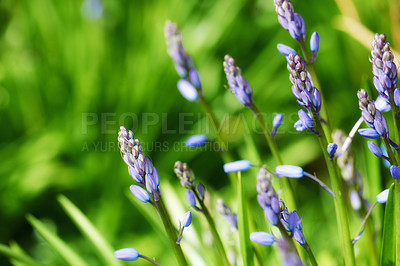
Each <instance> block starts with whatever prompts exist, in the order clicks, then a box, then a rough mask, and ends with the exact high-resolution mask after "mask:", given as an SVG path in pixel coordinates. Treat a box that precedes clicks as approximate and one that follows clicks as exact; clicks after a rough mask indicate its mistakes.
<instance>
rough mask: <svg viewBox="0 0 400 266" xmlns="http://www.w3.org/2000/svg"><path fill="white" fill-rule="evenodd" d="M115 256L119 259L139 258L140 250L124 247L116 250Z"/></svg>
mask: <svg viewBox="0 0 400 266" xmlns="http://www.w3.org/2000/svg"><path fill="white" fill-rule="evenodd" d="M114 257H115V258H116V259H117V260H137V259H138V258H139V252H138V251H137V250H136V249H134V248H123V249H119V250H116V251H115V252H114Z"/></svg>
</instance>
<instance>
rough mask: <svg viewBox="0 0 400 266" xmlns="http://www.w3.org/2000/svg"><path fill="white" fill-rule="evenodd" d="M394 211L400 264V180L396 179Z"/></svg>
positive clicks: (398, 263) (397, 260)
mask: <svg viewBox="0 0 400 266" xmlns="http://www.w3.org/2000/svg"><path fill="white" fill-rule="evenodd" d="M394 206H395V207H394V208H395V209H394V211H395V216H394V217H395V223H396V224H395V228H396V229H395V230H396V237H395V239H396V265H400V180H399V179H395V181H394Z"/></svg>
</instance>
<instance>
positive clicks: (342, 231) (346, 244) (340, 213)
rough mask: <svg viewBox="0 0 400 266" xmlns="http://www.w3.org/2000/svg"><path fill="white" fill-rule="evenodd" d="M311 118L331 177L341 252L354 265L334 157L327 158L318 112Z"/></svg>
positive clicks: (344, 206) (347, 222)
mask: <svg viewBox="0 0 400 266" xmlns="http://www.w3.org/2000/svg"><path fill="white" fill-rule="evenodd" d="M311 113H312V116H313V120H314V123H315V126H316V128H315V129H316V131H317V132H318V133H319V134H320V136H319V142H320V144H321V148H322V153H323V154H324V158H325V162H326V165H327V168H328V172H329V176H330V179H331V184H332V189H333V192H334V193H335V195H336V196H335V211H336V219H337V223H338V229H339V236H340V239H341V246H342V252H343V256H344V261H345V265H355V258H354V250H353V245H352V243H351V237H350V229H349V221H348V217H347V210H346V204H345V200H344V196H343V194H342V180H341V178H340V174H339V172H338V167H337V165H336V159H333V160H329V156H328V153H327V152H326V147H327V146H328V139H327V137H326V135H325V132H324V131H323V129H322V126H321V122H320V120H319V116H318V114H317V113H316V112H315V111H314V110H312V112H311Z"/></svg>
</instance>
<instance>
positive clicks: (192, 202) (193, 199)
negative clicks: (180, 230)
mask: <svg viewBox="0 0 400 266" xmlns="http://www.w3.org/2000/svg"><path fill="white" fill-rule="evenodd" d="M186 200H187V201H188V202H189V204H190V206H193V207H195V206H196V197H195V195H194V194H193V192H192V191H191V190H186Z"/></svg>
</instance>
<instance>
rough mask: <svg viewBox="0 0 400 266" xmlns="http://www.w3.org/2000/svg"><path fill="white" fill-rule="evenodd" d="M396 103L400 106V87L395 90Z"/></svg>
mask: <svg viewBox="0 0 400 266" xmlns="http://www.w3.org/2000/svg"><path fill="white" fill-rule="evenodd" d="M394 104H395V105H396V106H399V107H400V89H399V88H397V89H395V90H394ZM389 106H390V105H389Z"/></svg>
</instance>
